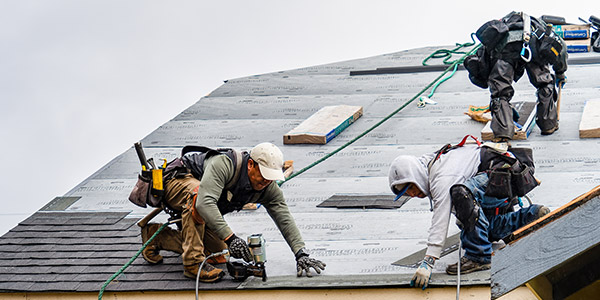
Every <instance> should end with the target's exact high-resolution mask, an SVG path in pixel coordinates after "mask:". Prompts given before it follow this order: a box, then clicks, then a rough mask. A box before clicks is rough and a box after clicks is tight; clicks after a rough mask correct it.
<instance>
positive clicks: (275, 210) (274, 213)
mask: <svg viewBox="0 0 600 300" xmlns="http://www.w3.org/2000/svg"><path fill="white" fill-rule="evenodd" d="M186 148H187V149H186ZM283 162H284V161H283V154H282V153H281V150H279V148H278V147H277V146H275V145H273V144H271V143H261V144H259V145H257V146H256V147H254V148H253V149H252V150H251V151H250V153H248V152H239V151H236V150H233V149H227V150H220V151H216V150H212V149H208V148H205V147H195V146H191V147H190V146H188V147H185V148H184V149H183V151H182V157H181V158H177V159H176V160H175V161H173V162H171V163H170V165H171V164H173V163H175V164H179V165H180V166H179V169H180V170H183V171H178V173H177V175H176V176H175V178H173V179H170V180H167V181H166V182H165V192H166V193H165V202H166V204H167V206H168V207H169V208H170V209H173V210H175V211H178V212H181V216H182V222H181V228H180V230H174V229H171V228H170V227H166V228H165V229H164V230H163V231H161V232H160V234H159V235H158V236H157V237H156V238H155V239H154V240H153V241H152V242H151V243H150V245H148V247H147V248H146V249H145V250H144V251H143V252H142V255H143V256H144V259H146V261H148V262H149V263H152V264H157V263H160V262H162V260H163V258H162V256H161V255H160V253H159V252H160V250H170V251H174V252H177V253H181V254H182V258H183V265H184V266H183V269H184V275H185V276H186V277H190V278H194V279H195V278H196V276H197V274H198V269H199V265H200V264H201V263H202V262H203V261H204V260H205V258H206V256H207V255H209V254H211V253H217V252H220V251H222V250H224V249H229V253H230V255H231V256H232V257H234V258H240V259H244V260H245V261H247V262H250V261H251V260H252V257H251V253H250V250H249V248H248V245H247V243H246V241H244V239H242V238H240V237H238V236H236V235H235V234H234V233H233V231H232V230H231V228H230V227H229V226H228V224H227V222H226V221H225V219H224V218H223V216H224V215H225V214H227V213H229V212H232V211H236V210H238V211H239V210H240V209H242V207H243V206H244V205H245V204H247V203H259V204H261V205H262V206H264V207H265V209H266V210H267V212H268V214H269V216H270V217H271V219H273V221H274V222H275V224H276V225H277V228H278V229H279V230H280V231H281V233H282V235H283V237H284V238H285V240H286V242H287V243H288V245H289V247H290V248H291V250H292V252H293V253H294V254H295V257H296V266H297V275H298V276H302V274H303V272H305V273H306V275H307V276H312V274H311V273H310V268H313V269H314V271H316V272H317V273H321V271H322V270H324V268H325V264H324V263H323V262H321V261H319V260H316V259H313V258H310V257H309V253H308V251H307V250H306V249H305V247H304V246H305V245H304V241H303V239H302V236H301V235H300V231H299V230H298V227H297V226H296V222H295V221H294V218H293V217H292V215H291V214H290V211H289V209H288V207H287V204H286V202H285V199H284V197H283V192H282V191H281V189H280V188H279V186H278V185H277V183H276V182H274V181H276V180H285V177H284V175H283V171H282V168H283ZM160 226H161V224H157V223H153V224H148V225H147V226H146V227H144V228H143V229H142V242H146V241H147V240H148V239H149V238H150V237H151V236H152V235H153V234H154V233H155V232H156V230H157V229H158V228H159V227H160ZM211 263H213V264H215V263H225V258H224V257H222V256H217V257H216V259H215V257H213V258H211V259H209V260H208V261H207V262H205V263H204V265H203V267H202V270H201V271H200V276H199V280H200V281H202V282H216V281H219V280H220V279H221V278H222V277H223V275H224V272H223V270H221V269H219V268H216V267H214V266H213V265H211Z"/></svg>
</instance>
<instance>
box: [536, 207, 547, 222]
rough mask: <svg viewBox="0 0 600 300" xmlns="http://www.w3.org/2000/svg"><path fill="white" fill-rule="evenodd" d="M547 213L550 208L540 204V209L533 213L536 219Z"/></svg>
mask: <svg viewBox="0 0 600 300" xmlns="http://www.w3.org/2000/svg"><path fill="white" fill-rule="evenodd" d="M549 213H550V209H549V208H547V207H545V206H543V205H542V206H541V207H540V209H538V211H537V213H536V214H535V219H536V220H537V219H539V218H541V217H543V216H545V215H547V214H549Z"/></svg>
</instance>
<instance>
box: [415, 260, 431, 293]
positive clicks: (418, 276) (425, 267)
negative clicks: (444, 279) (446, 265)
mask: <svg viewBox="0 0 600 300" xmlns="http://www.w3.org/2000/svg"><path fill="white" fill-rule="evenodd" d="M433 264H435V258H433V257H431V256H425V258H423V262H422V263H421V265H420V266H419V268H418V269H417V272H415V275H414V276H413V278H412V280H411V281H410V286H411V287H415V286H416V287H422V289H423V290H425V289H426V288H427V286H428V285H429V279H431V271H433Z"/></svg>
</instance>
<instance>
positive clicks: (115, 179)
mask: <svg viewBox="0 0 600 300" xmlns="http://www.w3.org/2000/svg"><path fill="white" fill-rule="evenodd" d="M448 48H449V47H448ZM436 49H438V47H427V48H420V49H414V50H409V51H401V52H396V53H391V54H385V55H379V56H374V57H369V58H364V59H357V60H351V61H345V62H339V63H332V64H327V65H320V66H314V67H307V68H301V69H295V70H289V71H281V72H275V73H269V74H263V75H255V76H249V77H244V78H238V79H232V80H228V81H226V82H225V83H224V84H223V85H222V86H220V87H219V88H217V89H216V90H215V91H213V92H212V93H211V94H210V95H208V96H206V97H203V98H201V99H200V100H199V101H198V102H196V103H195V104H193V105H192V106H190V107H189V108H188V109H186V110H185V111H183V112H182V113H181V114H179V115H177V116H175V118H173V119H172V120H171V121H169V122H167V123H165V124H163V125H162V126H160V127H159V128H158V129H156V130H155V131H153V132H152V133H150V134H149V135H148V136H146V137H145V138H143V139H142V144H143V145H144V147H145V151H146V155H147V156H148V157H154V159H155V160H157V159H162V158H166V159H168V160H170V159H172V158H174V157H176V156H177V155H178V154H179V151H180V149H181V148H182V147H183V146H184V145H190V144H195V145H205V146H210V147H234V148H237V149H240V150H249V149H251V147H253V146H254V145H256V144H258V143H261V142H272V143H274V144H276V145H278V146H279V147H280V148H281V149H282V151H283V153H284V155H285V159H291V160H294V166H295V168H296V170H299V169H301V168H303V167H306V166H308V165H310V164H311V163H312V162H314V161H315V160H317V159H319V158H321V157H323V156H324V155H326V154H327V153H330V152H332V151H334V150H335V149H337V148H338V147H340V146H342V145H344V144H345V143H347V142H348V141H350V140H351V139H353V138H354V137H356V136H358V135H359V134H360V133H362V132H364V131H365V130H366V129H368V128H370V127H371V126H373V125H374V124H376V123H377V122H378V121H380V120H381V119H382V118H384V117H386V116H387V115H388V114H389V113H390V112H391V111H393V110H395V109H397V108H398V107H400V106H401V105H403V104H405V103H406V102H407V101H408V100H409V99H410V98H412V97H413V96H414V95H415V94H417V93H418V92H419V91H420V90H421V89H422V88H423V87H425V86H426V85H427V84H428V83H429V82H431V81H432V80H433V79H435V78H436V77H437V76H438V75H439V72H409V73H394V74H374V75H352V76H351V75H350V71H361V70H375V69H377V68H387V67H392V68H395V67H416V66H419V65H420V64H421V61H422V59H423V58H425V57H427V56H428V55H429V54H430V53H431V52H433V51H434V50H436ZM577 57H593V58H595V59H597V58H598V57H599V56H598V55H596V54H582V55H573V58H574V59H575V58H577ZM599 71H600V65H597V64H586V65H574V66H571V67H570V69H569V71H568V72H567V75H568V77H569V83H568V85H567V88H565V89H564V90H563V105H562V107H561V123H560V125H561V128H560V130H559V131H558V132H557V133H555V134H554V135H551V136H541V135H540V131H539V129H537V128H535V129H534V131H533V133H532V134H531V136H530V137H529V139H528V140H527V141H515V142H514V143H513V144H516V145H518V146H527V147H532V148H534V151H535V152H534V156H535V160H536V163H537V173H536V174H537V177H538V178H539V179H540V180H541V181H542V182H543V183H542V185H541V186H540V187H538V188H536V189H535V190H534V191H533V192H532V193H530V194H529V196H530V197H531V198H532V200H533V201H534V202H536V203H543V204H545V205H547V206H549V207H550V208H557V207H559V206H561V205H562V204H564V203H566V202H567V201H568V199H573V198H574V197H575V196H577V195H579V194H581V193H583V192H585V191H588V190H589V189H590V188H591V187H593V186H596V185H598V183H599V182H600V171H599V170H600V160H599V159H598V156H597V153H596V150H595V149H597V147H598V143H599V142H598V140H595V139H588V140H581V139H579V137H578V135H577V127H578V123H579V118H580V115H581V112H582V110H583V105H584V103H585V101H586V100H588V99H591V98H594V97H598V92H599V90H600V86H598V85H597V82H596V80H595V77H594V76H595V75H594V74H598V72H599ZM432 99H433V100H435V101H437V102H438V104H437V105H428V106H427V107H425V108H417V107H416V105H415V103H413V104H411V105H409V106H407V107H406V108H405V109H404V110H402V111H401V112H400V113H398V114H397V115H395V116H394V117H393V118H392V119H391V120H389V121H387V122H386V123H383V124H382V125H381V126H380V127H378V128H377V129H375V130H373V131H372V132H370V133H369V134H367V135H366V136H364V137H363V138H361V139H359V140H358V141H357V142H356V143H354V144H353V145H351V146H349V147H348V148H346V149H344V150H342V151H340V152H339V153H337V154H336V155H334V156H333V157H331V158H329V159H327V160H326V161H324V162H323V163H321V164H319V165H317V166H315V167H314V168H311V169H310V170H308V171H307V172H305V173H303V174H302V175H300V176H298V177H295V178H293V180H290V181H289V182H287V183H285V184H283V186H282V189H283V191H284V194H285V196H286V201H287V203H288V206H289V208H290V210H291V212H292V214H293V215H294V217H295V219H296V223H297V224H298V226H299V228H300V231H301V232H302V234H303V237H304V239H305V241H306V243H307V247H308V248H309V249H310V250H311V252H312V253H313V256H314V257H317V258H320V259H323V261H324V262H326V263H327V269H326V270H325V273H324V274H322V275H320V276H318V277H315V278H296V277H295V262H294V259H293V254H292V253H291V251H290V250H289V248H288V246H287V244H286V243H285V241H284V240H283V237H282V236H281V234H280V233H279V232H278V230H277V228H276V227H275V225H274V224H273V222H272V221H271V220H270V219H269V217H268V215H267V213H266V211H265V210H264V209H263V208H261V209H258V210H256V211H241V212H236V213H231V214H228V215H227V216H226V220H227V221H228V223H229V224H230V225H231V227H232V229H233V230H234V232H236V234H237V235H238V236H248V235H250V234H253V233H263V235H264V236H265V238H266V240H267V259H268V262H267V264H266V267H267V273H268V275H269V278H270V279H269V280H268V281H267V282H265V283H262V282H261V281H260V280H258V279H250V280H248V281H247V282H245V283H243V284H239V283H236V282H233V281H231V280H224V281H223V282H221V283H219V284H211V285H201V288H206V289H220V288H224V289H229V288H236V287H237V288H280V287H296V288H298V287H299V288H312V287H319V286H327V287H331V286H337V287H354V288H355V287H366V286H400V287H402V286H408V283H409V282H410V278H411V277H412V274H413V273H414V271H415V269H414V268H412V267H406V266H397V265H392V263H394V262H396V261H398V260H401V259H403V258H406V257H408V256H411V255H412V254H413V253H415V252H418V251H420V250H422V249H423V248H424V247H425V244H426V239H427V229H428V228H429V223H430V217H431V213H430V212H429V202H428V201H427V200H425V199H413V200H411V201H409V202H408V203H407V204H406V205H405V206H403V207H402V208H400V209H385V210H383V209H376V208H366V209H362V208H347V209H337V208H322V207H317V205H318V204H320V203H321V202H323V201H324V200H326V199H328V198H329V197H331V196H333V195H335V194H342V193H343V194H358V195H362V196H365V195H382V194H389V195H390V201H391V199H392V197H391V193H390V191H389V187H388V183H387V172H388V167H389V163H390V162H391V161H392V160H393V159H394V158H395V157H396V156H397V155H400V154H413V155H421V154H423V153H425V152H431V151H435V150H437V149H439V148H440V147H441V146H442V145H444V144H446V143H457V142H458V141H460V140H461V139H462V137H463V136H464V135H466V134H472V135H476V136H478V135H479V133H480V131H481V129H482V127H483V125H482V124H480V123H477V122H475V121H472V120H470V119H469V118H468V117H466V116H465V115H463V112H465V111H466V110H467V107H468V105H471V104H472V105H486V104H487V103H488V101H489V93H488V91H486V90H482V89H479V88H477V87H475V86H474V85H472V84H471V83H470V82H469V80H468V78H467V75H466V73H465V71H458V72H457V74H456V75H455V76H454V77H453V78H452V79H451V80H448V81H447V82H445V83H444V84H442V85H441V86H440V87H439V88H438V89H437V91H436V93H435V95H434V96H433V98H432ZM513 101H535V90H534V89H533V87H531V85H529V83H528V82H527V80H526V79H522V80H521V81H520V82H519V83H517V84H516V95H515V97H514V100H513ZM338 104H347V105H360V106H363V108H364V115H363V116H362V117H361V118H360V119H358V120H357V121H356V122H355V123H354V124H353V125H351V126H350V127H348V128H347V129H346V130H345V131H343V132H342V133H341V134H340V135H339V136H338V137H336V138H335V139H333V140H332V141H330V142H329V143H328V144H326V145H283V143H282V142H283V141H282V140H283V135H284V134H285V133H287V132H288V131H289V130H290V129H292V128H294V127H295V126H297V125H298V124H300V123H301V122H302V121H303V120H305V119H306V118H308V117H309V116H310V115H311V114H313V113H314V112H316V111H317V110H318V109H319V108H321V107H323V106H326V105H338ZM133 142H135V141H132V144H133ZM138 172H139V162H138V159H137V157H136V154H135V151H134V149H133V147H132V148H131V149H128V150H127V151H125V152H124V153H123V154H121V155H119V156H118V157H116V158H114V159H113V160H112V161H110V162H109V163H108V164H106V165H105V166H104V167H102V168H101V169H100V170H98V171H97V172H95V173H94V174H92V175H91V176H90V177H89V178H87V179H86V180H84V181H83V182H81V183H80V184H79V185H77V186H76V187H74V188H73V189H72V190H71V191H69V192H68V193H67V194H65V195H64V197H59V198H57V199H54V200H53V201H52V202H51V203H49V204H48V205H47V206H46V207H45V208H44V210H43V211H39V212H37V213H36V214H34V215H33V216H31V217H30V218H28V219H27V220H25V221H23V222H21V223H20V224H19V225H18V226H17V227H15V228H13V229H12V230H11V231H10V232H9V233H7V234H6V235H4V236H3V237H2V238H0V268H1V270H2V272H0V273H1V274H3V275H2V276H1V277H0V291H4V292H32V291H98V290H99V289H100V287H101V285H102V283H103V282H104V281H105V280H106V279H107V278H108V277H110V275H112V274H113V273H114V272H116V271H117V270H118V269H119V268H120V267H121V266H122V265H123V264H125V263H126V262H127V261H128V260H129V258H130V257H132V256H133V255H134V254H135V253H136V251H137V250H138V249H139V247H141V242H140V237H139V228H138V227H137V226H135V222H136V221H137V220H138V219H139V218H141V217H143V216H145V215H146V214H147V213H148V212H149V211H150V210H149V209H141V208H138V207H135V206H134V205H133V204H131V203H130V202H129V201H128V200H127V197H128V195H129V192H130V191H131V189H132V188H133V185H134V183H135V181H136V177H137V173H138ZM565 183H567V184H568V187H569V188H558V187H562V186H564V185H565ZM165 219H166V216H165V215H164V214H163V215H160V216H159V217H157V218H156V219H155V220H163V221H164V220H165ZM451 222H452V221H451ZM457 232H458V229H457V228H456V226H454V225H453V224H451V225H450V231H449V234H455V233H457ZM163 252H164V251H163ZM164 254H166V255H167V256H166V259H165V263H164V264H163V265H159V266H151V265H149V264H147V263H145V262H144V261H143V259H141V258H137V260H136V261H135V262H134V263H133V265H132V266H131V267H130V268H128V269H127V270H126V271H125V273H124V275H122V276H121V277H120V278H119V279H118V282H114V283H111V284H110V285H109V286H108V287H107V291H117V290H123V291H125V290H126V291H139V290H142V291H146V290H149V289H150V290H190V289H193V288H194V282H193V281H192V280H187V279H185V278H184V277H183V274H182V267H181V264H180V263H181V258H180V257H178V256H177V255H175V254H170V255H169V254H167V253H164ZM411 257H414V255H413V256H411ZM456 261H457V252H456V251H454V252H450V254H448V255H447V256H445V257H442V259H441V260H440V261H438V262H437V263H436V265H435V270H434V275H433V277H432V279H431V284H432V285H434V286H440V285H441V286H444V285H455V284H456V278H453V277H449V276H447V275H445V273H444V270H445V267H446V265H447V264H450V263H454V262H456ZM349 262H351V263H349ZM389 274H394V275H393V276H389ZM489 283H490V273H489V272H476V273H473V274H469V275H466V276H462V281H461V284H462V285H489Z"/></svg>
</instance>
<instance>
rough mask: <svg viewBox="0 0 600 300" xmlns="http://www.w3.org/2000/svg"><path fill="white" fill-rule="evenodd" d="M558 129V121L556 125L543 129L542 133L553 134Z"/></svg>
mask: <svg viewBox="0 0 600 300" xmlns="http://www.w3.org/2000/svg"><path fill="white" fill-rule="evenodd" d="M557 130H558V123H556V126H554V127H552V128H550V129H548V130H542V135H551V134H553V133H554V132H555V131H557Z"/></svg>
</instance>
